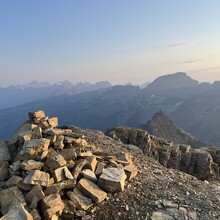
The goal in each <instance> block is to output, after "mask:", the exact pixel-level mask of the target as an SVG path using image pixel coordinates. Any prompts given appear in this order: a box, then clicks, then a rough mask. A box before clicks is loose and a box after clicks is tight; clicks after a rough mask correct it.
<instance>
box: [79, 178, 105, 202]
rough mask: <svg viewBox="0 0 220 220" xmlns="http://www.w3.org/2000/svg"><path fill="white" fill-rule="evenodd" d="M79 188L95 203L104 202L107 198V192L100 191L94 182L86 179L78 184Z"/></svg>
mask: <svg viewBox="0 0 220 220" xmlns="http://www.w3.org/2000/svg"><path fill="white" fill-rule="evenodd" d="M77 188H78V189H79V190H80V191H81V192H82V193H83V194H84V195H86V196H88V197H89V198H90V199H92V200H93V201H94V202H102V201H103V200H104V199H105V198H106V196H107V193H106V192H104V191H103V190H102V189H100V188H99V187H98V186H97V185H96V184H95V183H94V182H92V181H91V180H88V179H86V178H82V179H81V180H80V181H79V182H78V184H77Z"/></svg>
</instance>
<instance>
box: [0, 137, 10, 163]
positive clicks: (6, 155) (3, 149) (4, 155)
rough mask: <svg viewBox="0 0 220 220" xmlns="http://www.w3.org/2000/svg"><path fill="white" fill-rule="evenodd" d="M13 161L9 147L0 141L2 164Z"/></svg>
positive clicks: (0, 160) (0, 159)
mask: <svg viewBox="0 0 220 220" xmlns="http://www.w3.org/2000/svg"><path fill="white" fill-rule="evenodd" d="M8 160H11V155H10V153H9V150H8V147H7V145H6V143H5V142H4V141H0V162H3V161H8Z"/></svg>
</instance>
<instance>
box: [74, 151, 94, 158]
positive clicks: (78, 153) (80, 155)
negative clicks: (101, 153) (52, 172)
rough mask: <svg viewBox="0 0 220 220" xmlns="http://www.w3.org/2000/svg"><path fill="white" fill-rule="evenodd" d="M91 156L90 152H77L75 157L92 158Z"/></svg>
mask: <svg viewBox="0 0 220 220" xmlns="http://www.w3.org/2000/svg"><path fill="white" fill-rule="evenodd" d="M92 155H93V153H92V151H83V152H82V151H79V152H77V157H90V156H92Z"/></svg>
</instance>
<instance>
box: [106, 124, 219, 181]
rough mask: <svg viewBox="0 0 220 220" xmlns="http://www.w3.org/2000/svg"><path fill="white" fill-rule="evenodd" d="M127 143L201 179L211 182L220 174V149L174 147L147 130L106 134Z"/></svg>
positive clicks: (113, 130)
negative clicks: (210, 180) (210, 179)
mask: <svg viewBox="0 0 220 220" xmlns="http://www.w3.org/2000/svg"><path fill="white" fill-rule="evenodd" d="M106 134H107V135H108V136H110V137H113V138H114V139H117V140H121V141H122V142H123V143H125V144H132V145H136V146H138V147H139V148H140V149H141V150H143V152H144V154H145V155H147V156H150V157H152V158H154V159H155V160H157V161H158V162H159V163H160V164H162V165H163V166H165V167H168V168H174V169H179V170H181V171H183V172H186V173H188V174H191V175H194V176H196V177H198V178H199V179H202V180H204V179H209V178H210V177H212V176H213V175H215V174H216V173H217V172H218V171H219V167H220V163H219V162H220V159H219V158H220V156H219V155H220V153H219V150H214V149H208V148H200V149H193V148H192V147H191V146H189V145H178V144H173V143H172V142H171V141H167V140H165V139H162V138H159V137H156V136H154V135H150V134H149V133H148V132H147V131H145V130H141V129H134V128H128V127H116V128H112V129H109V130H108V131H107V133H106Z"/></svg>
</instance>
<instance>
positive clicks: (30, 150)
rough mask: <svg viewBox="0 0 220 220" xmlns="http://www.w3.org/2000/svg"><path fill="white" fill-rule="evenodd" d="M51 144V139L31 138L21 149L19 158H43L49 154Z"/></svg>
mask: <svg viewBox="0 0 220 220" xmlns="http://www.w3.org/2000/svg"><path fill="white" fill-rule="evenodd" d="M49 144H50V141H49V140H47V139H45V138H41V139H31V140H30V141H27V142H25V143H24V145H23V147H22V150H21V151H20V155H19V159H20V160H28V159H35V160H41V159H43V158H45V157H46V156H47V153H48V147H49Z"/></svg>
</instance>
